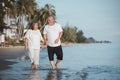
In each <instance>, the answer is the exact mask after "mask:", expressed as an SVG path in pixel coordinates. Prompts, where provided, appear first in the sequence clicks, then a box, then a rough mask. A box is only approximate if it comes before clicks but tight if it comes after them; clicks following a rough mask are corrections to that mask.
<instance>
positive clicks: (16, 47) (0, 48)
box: [0, 42, 109, 50]
mask: <svg viewBox="0 0 120 80" xmlns="http://www.w3.org/2000/svg"><path fill="white" fill-rule="evenodd" d="M80 44H109V43H68V42H65V43H61V45H62V46H73V45H80ZM41 47H42V48H45V47H46V45H41ZM6 49H8V50H10V49H12V50H13V49H15V50H18V49H24V46H10V47H0V50H6Z"/></svg>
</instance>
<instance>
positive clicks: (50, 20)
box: [48, 17, 54, 25]
mask: <svg viewBox="0 0 120 80" xmlns="http://www.w3.org/2000/svg"><path fill="white" fill-rule="evenodd" d="M48 23H49V24H50V25H52V24H54V19H53V17H49V18H48Z"/></svg>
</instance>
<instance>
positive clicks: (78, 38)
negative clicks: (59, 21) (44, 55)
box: [62, 25, 96, 43]
mask: <svg viewBox="0 0 120 80" xmlns="http://www.w3.org/2000/svg"><path fill="white" fill-rule="evenodd" d="M62 42H68V43H69V42H71V43H95V42H96V40H95V39H94V38H92V37H90V38H87V37H85V36H84V32H83V31H82V30H79V29H78V28H77V27H76V26H70V25H66V26H64V27H63V36H62Z"/></svg>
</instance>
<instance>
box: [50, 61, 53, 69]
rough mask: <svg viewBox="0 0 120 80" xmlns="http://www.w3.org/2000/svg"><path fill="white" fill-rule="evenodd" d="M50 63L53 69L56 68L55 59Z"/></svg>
mask: <svg viewBox="0 0 120 80" xmlns="http://www.w3.org/2000/svg"><path fill="white" fill-rule="evenodd" d="M50 64H51V66H52V69H54V61H50Z"/></svg>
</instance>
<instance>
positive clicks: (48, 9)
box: [34, 4, 56, 31]
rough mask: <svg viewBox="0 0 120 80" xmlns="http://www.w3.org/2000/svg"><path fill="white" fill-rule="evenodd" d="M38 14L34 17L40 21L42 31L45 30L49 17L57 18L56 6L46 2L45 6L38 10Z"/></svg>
mask: <svg viewBox="0 0 120 80" xmlns="http://www.w3.org/2000/svg"><path fill="white" fill-rule="evenodd" d="M36 15H37V16H35V17H34V18H35V19H37V20H38V22H39V26H40V31H43V28H44V26H45V25H46V24H47V20H46V19H47V17H48V16H53V17H54V18H56V11H55V7H54V6H53V5H51V4H46V5H45V6H44V7H43V8H41V9H40V10H38V11H36Z"/></svg>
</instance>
